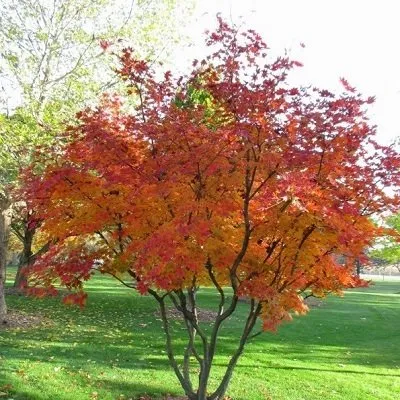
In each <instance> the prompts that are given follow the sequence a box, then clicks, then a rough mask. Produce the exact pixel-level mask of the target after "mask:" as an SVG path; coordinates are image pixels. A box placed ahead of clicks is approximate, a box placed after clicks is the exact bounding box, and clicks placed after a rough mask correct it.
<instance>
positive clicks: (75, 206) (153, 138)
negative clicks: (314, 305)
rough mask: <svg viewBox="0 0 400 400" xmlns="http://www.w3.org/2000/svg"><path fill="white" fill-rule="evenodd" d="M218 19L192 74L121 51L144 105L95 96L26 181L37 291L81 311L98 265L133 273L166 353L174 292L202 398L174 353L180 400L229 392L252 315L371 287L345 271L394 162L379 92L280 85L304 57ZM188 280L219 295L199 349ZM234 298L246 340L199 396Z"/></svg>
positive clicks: (280, 313)
mask: <svg viewBox="0 0 400 400" xmlns="http://www.w3.org/2000/svg"><path fill="white" fill-rule="evenodd" d="M219 23H220V24H219V28H218V30H217V31H216V32H213V33H211V34H210V35H209V37H208V40H207V44H208V46H210V49H211V50H212V52H211V55H210V56H209V57H207V58H206V59H205V60H203V61H201V62H197V61H195V62H194V63H193V71H192V73H191V74H190V75H189V76H188V77H183V78H177V79H175V78H173V77H172V74H171V73H170V72H166V73H165V75H164V77H163V78H161V79H157V78H156V76H157V74H156V73H155V71H153V69H152V67H151V66H150V65H149V64H148V63H146V62H145V61H142V60H137V59H135V57H134V54H133V51H132V49H130V48H127V49H125V50H124V51H123V52H122V54H121V56H120V64H121V65H120V68H119V69H118V73H119V75H120V77H121V78H122V80H124V81H125V82H126V85H127V86H128V88H129V91H130V92H131V93H132V94H135V95H137V97H138V98H139V99H140V102H139V104H137V106H136V108H135V110H134V111H132V112H127V111H124V108H123V104H122V103H121V101H120V100H119V99H118V98H117V97H113V96H105V97H104V98H103V102H102V105H101V106H99V107H98V108H96V109H87V110H84V111H83V112H81V113H80V114H79V116H78V117H79V121H80V122H79V124H78V126H77V127H72V128H70V129H69V130H68V131H67V132H66V133H65V136H66V138H67V139H68V144H67V145H66V146H65V147H64V148H63V149H62V151H59V150H58V151H55V152H53V153H52V154H50V157H49V155H48V154H46V160H48V161H47V166H46V168H45V171H44V173H43V174H41V175H40V176H35V174H32V173H29V171H28V172H27V177H26V182H27V183H26V190H27V193H28V197H29V199H30V204H31V205H32V206H33V207H35V209H38V210H41V211H40V216H41V217H42V218H43V219H44V223H43V228H44V230H45V232H47V234H48V236H49V238H55V239H56V240H55V243H54V245H53V248H52V251H51V253H48V254H47V255H46V257H43V258H42V259H41V260H39V262H37V263H36V264H35V266H34V271H33V277H34V279H36V280H37V281H38V282H39V283H40V282H43V281H44V282H45V283H46V285H47V287H50V286H51V282H52V281H53V280H54V281H55V280H57V279H61V281H62V282H63V283H64V284H66V285H67V286H68V287H70V288H75V289H77V291H78V295H79V296H80V297H79V299H80V300H79V301H80V302H81V301H82V294H81V291H82V289H83V286H82V282H83V281H84V280H86V279H89V278H90V271H91V269H92V268H93V266H94V265H98V268H99V269H100V270H101V271H102V272H104V273H109V274H112V275H113V276H115V277H116V278H118V279H120V280H121V279H122V277H123V276H124V275H123V274H129V275H130V276H131V278H132V279H133V280H134V284H129V285H130V286H132V287H135V288H137V289H138V290H139V291H140V292H141V293H143V294H145V293H150V294H151V295H153V296H154V297H155V298H156V300H157V301H158V302H159V304H160V307H161V312H162V316H163V320H164V329H165V332H166V335H167V343H168V346H169V348H170V333H169V331H168V318H167V316H166V314H165V299H166V298H170V299H171V300H172V301H173V302H174V304H175V306H176V307H177V309H178V310H179V311H180V312H182V314H183V316H184V317H185V318H186V320H187V321H188V333H189V344H188V353H187V354H193V355H194V356H195V357H196V358H197V360H198V362H199V364H200V386H199V389H198V391H197V392H196V391H193V389H192V386H191V383H190V382H189V381H190V380H189V379H187V378H188V376H186V375H185V374H186V373H187V371H186V372H185V367H184V370H183V372H180V369H179V367H178V365H177V363H176V361H175V359H174V357H173V355H172V354H170V352H169V354H168V355H169V357H170V361H171V364H172V366H173V367H174V369H175V372H176V374H177V376H178V379H179V380H180V382H181V384H182V386H183V388H184V390H185V392H186V393H187V394H188V396H189V398H191V399H192V398H193V399H194V398H195V399H205V398H207V399H213V400H214V399H220V398H222V396H223V394H224V393H225V390H226V387H227V384H228V383H229V380H230V376H231V373H232V369H233V367H234V366H235V364H236V362H237V359H238V357H239V356H240V354H241V352H242V351H243V347H244V343H245V342H246V340H247V339H248V338H249V336H250V333H251V331H252V329H253V327H254V325H255V322H256V319H257V317H260V318H261V319H262V321H263V328H264V329H265V330H272V331H273V330H275V329H276V328H277V326H278V325H279V324H280V323H281V322H282V321H285V320H289V319H291V314H292V313H293V312H296V313H300V314H303V313H305V312H306V311H307V306H306V305H305V303H304V301H303V298H302V297H301V296H300V294H301V293H304V292H306V291H307V293H311V294H314V295H316V296H324V295H325V294H326V293H328V292H334V293H338V294H340V293H341V291H342V289H343V288H349V287H355V286H360V285H364V284H365V282H363V281H361V280H360V279H358V278H357V277H355V276H353V267H354V262H355V260H356V259H357V258H359V257H362V252H363V249H364V248H365V247H366V246H368V245H370V244H371V243H372V242H373V241H374V240H375V238H376V237H377V236H379V235H382V234H383V233H384V230H383V229H382V228H379V227H376V226H375V225H374V224H373V223H372V222H371V220H370V218H369V217H370V216H371V215H372V214H374V213H379V212H382V211H384V210H392V211H393V210H395V209H396V207H397V206H398V197H397V196H390V195H388V194H387V193H385V191H384V187H385V186H388V185H389V184H390V185H392V186H395V187H397V186H398V184H399V179H400V176H399V172H398V171H399V165H400V158H399V155H398V154H397V153H396V152H395V151H394V150H393V149H391V148H389V147H384V146H380V145H379V144H377V143H376V141H375V140H374V134H375V129H374V127H371V126H370V125H369V123H368V118H367V116H366V106H367V105H368V104H369V103H371V102H372V101H373V99H371V98H367V99H365V98H363V97H362V96H361V95H360V94H357V93H356V92H355V91H354V89H353V88H351V87H350V86H349V84H348V83H347V82H346V81H343V83H344V89H345V91H344V93H342V94H341V95H340V96H337V95H334V94H333V93H330V92H329V91H327V90H321V89H318V88H310V89H307V88H296V87H290V86H289V84H288V83H287V81H286V78H287V74H288V72H289V71H290V70H291V69H293V68H296V67H299V66H301V64H300V63H299V62H298V61H295V60H290V59H288V58H282V57H281V58H278V59H276V60H273V61H270V60H269V58H268V56H267V47H266V45H265V43H264V42H263V41H262V39H261V38H260V37H259V35H258V34H257V33H255V32H254V31H247V32H243V33H238V32H237V31H236V30H235V29H233V28H232V27H230V26H228V25H227V24H226V23H225V22H223V21H222V20H219ZM40 162H42V163H43V159H40ZM70 254H71V255H72V258H69V257H70V256H69V255H70ZM339 255H340V256H343V255H344V256H345V260H346V262H345V263H344V264H341V263H339V261H338V256H339ZM75 257H76V260H75ZM71 260H74V261H71ZM96 260H101V262H100V261H99V262H97V261H96ZM96 263H97V264H96ZM99 264H100V265H99ZM198 286H211V287H214V288H215V290H216V292H217V293H218V294H219V295H220V304H219V307H218V312H217V317H216V321H215V324H214V325H213V329H212V334H211V338H210V341H209V342H208V340H207V339H206V338H205V334H204V332H203V331H202V329H201V328H200V326H199V323H198V321H197V319H196V309H195V296H194V294H195V291H196V288H197V287H198ZM224 286H230V287H231V288H232V289H233V296H232V298H230V299H227V297H226V296H225V294H224V290H223V289H222V288H223V287H224ZM239 297H246V298H249V299H250V310H249V315H248V319H247V322H246V324H245V327H244V331H243V335H242V337H241V340H240V345H239V347H238V350H237V351H236V352H235V353H234V354H233V356H232V359H231V361H230V362H229V364H228V369H227V373H226V375H225V376H224V378H223V379H222V381H221V384H220V386H219V387H218V388H217V390H216V391H215V392H214V393H213V394H211V395H210V396H209V397H205V396H206V395H205V391H206V388H207V380H208V376H209V373H210V369H211V365H212V359H213V354H214V352H215V345H216V341H217V336H218V332H219V328H220V326H221V324H222V322H223V321H225V320H226V319H227V318H228V317H229V316H230V315H231V314H232V313H233V312H234V310H235V308H236V305H237V301H238V299H239ZM69 301H71V298H69ZM193 333H197V334H198V335H199V336H200V337H201V340H202V342H203V351H204V356H203V357H204V358H202V357H201V356H199V354H198V353H197V350H196V345H195V340H194V335H193ZM187 354H186V355H187ZM204 382H205V383H204ZM203 384H204V385H205V386H204V385H203ZM202 385H203V386H204V387H203V386H202ZM195 393H196V394H195Z"/></svg>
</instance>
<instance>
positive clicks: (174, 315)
mask: <svg viewBox="0 0 400 400" xmlns="http://www.w3.org/2000/svg"><path fill="white" fill-rule="evenodd" d="M154 315H155V316H156V317H157V318H161V314H160V312H159V311H156V312H155V313H154ZM167 317H168V319H178V320H183V317H182V313H181V312H180V311H178V310H177V309H176V308H173V307H169V308H167ZM216 317H217V313H216V312H215V311H211V310H204V309H197V318H198V320H199V321H200V322H211V321H215V318H216ZM175 399H176V400H181V399H183V400H186V397H175V398H174V397H171V398H168V397H167V398H166V400H175Z"/></svg>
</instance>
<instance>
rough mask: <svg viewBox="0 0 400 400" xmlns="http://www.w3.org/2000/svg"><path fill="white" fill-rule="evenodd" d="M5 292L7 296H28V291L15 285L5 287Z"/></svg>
mask: <svg viewBox="0 0 400 400" xmlns="http://www.w3.org/2000/svg"><path fill="white" fill-rule="evenodd" d="M4 293H5V294H6V295H7V296H26V293H25V292H24V291H23V290H21V289H19V288H15V287H8V288H5V290H4Z"/></svg>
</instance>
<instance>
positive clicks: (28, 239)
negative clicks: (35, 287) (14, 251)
mask: <svg viewBox="0 0 400 400" xmlns="http://www.w3.org/2000/svg"><path fill="white" fill-rule="evenodd" d="M34 235H35V229H29V228H28V227H25V231H24V241H23V245H24V249H23V250H22V254H21V258H20V260H19V263H18V270H17V274H16V276H15V281H14V287H15V288H18V289H24V288H26V287H27V286H28V280H27V278H26V271H25V268H26V267H28V265H29V264H30V263H31V262H32V255H33V252H32V242H33V237H34Z"/></svg>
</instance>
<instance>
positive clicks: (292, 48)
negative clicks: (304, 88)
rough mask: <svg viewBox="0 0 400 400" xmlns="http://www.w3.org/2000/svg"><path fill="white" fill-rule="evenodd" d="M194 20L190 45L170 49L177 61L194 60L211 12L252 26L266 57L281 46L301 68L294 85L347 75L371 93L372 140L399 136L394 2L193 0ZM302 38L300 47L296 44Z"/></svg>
mask: <svg viewBox="0 0 400 400" xmlns="http://www.w3.org/2000/svg"><path fill="white" fill-rule="evenodd" d="M197 3H198V4H197V7H196V10H195V13H194V20H195V21H194V23H191V24H190V25H189V26H188V28H187V34H188V36H189V37H190V38H191V45H190V46H187V47H185V46H182V47H180V49H179V50H178V51H177V52H176V55H175V60H173V61H175V62H176V63H182V64H183V65H184V60H187V59H188V58H200V57H201V54H202V52H204V47H203V46H202V42H203V35H202V33H203V32H204V31H205V30H206V29H211V28H212V27H214V26H215V24H216V18H215V16H216V14H217V13H221V15H222V16H223V17H224V18H225V19H226V20H227V21H228V22H231V23H234V24H236V25H241V26H243V27H248V28H252V29H255V30H256V31H257V32H259V33H260V34H261V36H262V37H263V39H264V41H265V42H266V43H267V45H268V47H269V48H270V51H271V54H272V55H282V54H283V52H284V51H285V49H286V50H288V51H289V54H290V55H291V56H292V58H295V59H296V60H298V61H301V62H302V63H303V64H304V67H303V68H301V69H299V70H298V71H297V72H296V73H295V75H294V76H293V77H292V82H293V83H295V84H304V85H308V84H313V85H315V86H319V87H323V88H326V89H329V90H333V91H335V90H340V88H341V87H340V83H339V78H341V77H344V78H346V79H347V80H348V81H349V83H350V84H351V85H352V86H355V87H356V88H357V89H358V90H359V91H360V92H361V93H363V94H365V95H366V96H371V95H372V96H376V103H375V104H374V105H373V106H372V107H371V110H370V113H369V115H370V118H371V121H372V122H373V123H374V124H376V125H377V126H378V140H379V141H380V142H381V143H384V144H389V143H390V142H392V141H393V139H394V138H396V137H400V125H399V124H398V120H397V119H398V117H397V116H398V115H399V113H400V45H399V44H400V23H399V21H398V16H399V14H398V4H397V3H398V1H396V0H380V1H376V0H364V1H362V0H346V1H345V0H334V1H332V0H273V1H271V0H198V2H197ZM300 43H304V44H305V48H302V47H301V46H300Z"/></svg>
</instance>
